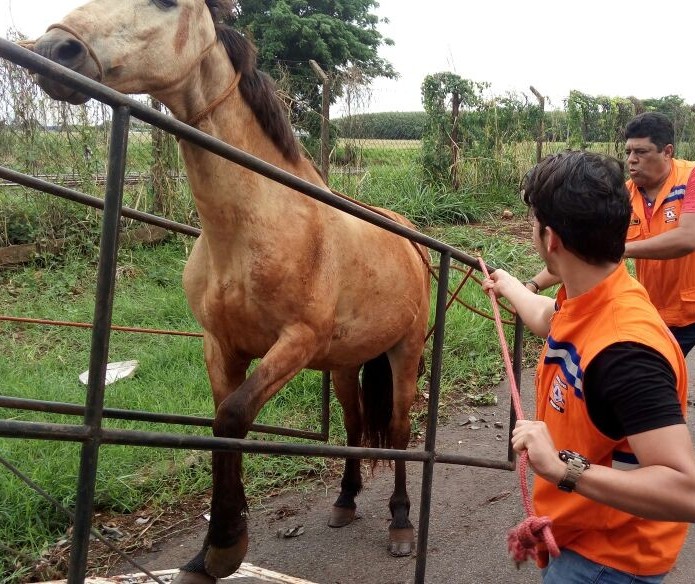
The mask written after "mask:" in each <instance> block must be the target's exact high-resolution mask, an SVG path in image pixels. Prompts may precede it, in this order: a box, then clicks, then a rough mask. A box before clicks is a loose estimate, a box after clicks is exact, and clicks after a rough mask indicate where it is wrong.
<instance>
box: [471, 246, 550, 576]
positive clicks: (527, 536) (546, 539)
mask: <svg viewBox="0 0 695 584" xmlns="http://www.w3.org/2000/svg"><path fill="white" fill-rule="evenodd" d="M478 263H479V264H480V269H481V270H482V272H483V274H485V277H486V278H489V277H490V274H489V273H488V271H487V266H486V265H485V262H484V261H483V258H480V257H479V258H478ZM488 295H489V296H490V299H491V300H492V311H493V313H494V315H495V328H496V329H497V336H498V337H499V339H500V344H501V346H502V357H504V367H505V369H506V371H507V377H508V378H509V386H510V389H511V394H512V404H513V406H514V413H515V414H516V417H517V419H518V420H523V419H524V412H523V410H522V408H521V395H520V393H519V388H518V387H517V385H516V379H515V378H514V368H513V367H512V360H511V358H510V356H509V347H508V346H507V340H506V338H505V336H504V330H503V329H502V318H501V316H500V311H499V308H498V307H497V299H496V298H495V293H494V292H493V291H492V290H488ZM518 468H519V485H520V486H521V500H522V502H523V504H524V511H526V519H524V520H523V521H522V522H521V523H519V525H517V526H516V527H514V528H512V529H510V530H509V532H508V534H507V547H508V549H509V553H510V555H511V556H512V559H513V560H514V562H515V563H516V566H517V568H518V567H519V566H520V565H521V564H522V563H523V562H525V561H526V560H528V559H529V558H533V559H534V560H535V559H536V558H537V557H538V549H537V546H538V544H539V543H545V546H546V547H547V548H548V552H549V553H550V555H551V556H553V557H554V558H556V557H557V556H559V555H560V548H558V547H557V543H555V538H554V537H553V532H552V530H551V529H550V528H551V525H552V520H551V519H550V517H536V516H535V515H534V514H533V507H532V505H531V495H530V493H529V489H528V483H527V482H526V471H527V468H528V453H527V452H522V453H521V455H520V456H519V467H518Z"/></svg>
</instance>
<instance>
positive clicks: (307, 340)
mask: <svg viewBox="0 0 695 584" xmlns="http://www.w3.org/2000/svg"><path fill="white" fill-rule="evenodd" d="M315 347H316V342H315V335H314V334H313V332H312V331H311V330H310V329H308V327H303V326H301V327H300V326H296V327H293V328H292V329H289V330H286V331H284V332H283V333H282V335H281V336H280V338H279V339H278V341H277V342H276V343H275V345H273V347H271V349H270V351H268V353H267V354H266V355H265V357H263V359H262V360H261V362H260V363H259V365H258V366H257V367H256V369H255V370H254V372H253V373H252V374H251V375H250V376H249V377H248V379H246V380H245V381H244V382H243V383H242V384H241V385H240V386H239V387H238V388H237V390H236V391H234V392H233V393H232V394H231V395H229V396H228V397H227V398H225V399H224V401H223V402H222V403H221V404H220V405H219V407H218V408H217V412H216V414H215V421H214V423H213V432H214V434H215V436H220V437H225V438H244V437H245V436H246V434H247V432H248V431H249V428H250V427H251V424H252V423H253V421H254V420H255V418H256V415H257V414H258V412H259V411H260V410H261V408H262V407H263V405H265V403H266V402H267V401H268V400H269V399H270V398H271V397H272V396H273V395H275V393H277V391H278V390H279V389H280V388H282V386H283V385H285V383H287V382H288V381H289V380H290V379H292V378H293V377H294V376H295V375H296V374H297V373H298V372H299V371H300V370H302V369H303V368H304V367H305V366H306V365H307V363H309V361H310V360H311V358H312V357H313V354H314V352H315ZM212 463H213V464H212V471H213V477H212V502H211V511H210V525H209V528H208V537H207V552H206V554H205V570H206V572H207V573H208V574H210V575H211V576H214V577H217V578H224V577H226V576H229V575H230V574H232V573H233V572H235V571H236V570H237V569H238V568H239V566H240V565H241V562H242V561H243V559H244V556H245V555H246V550H247V547H248V531H247V525H246V513H247V505H246V496H245V494H244V485H243V483H242V480H241V479H242V468H241V453H237V452H232V453H223V452H213V455H212Z"/></svg>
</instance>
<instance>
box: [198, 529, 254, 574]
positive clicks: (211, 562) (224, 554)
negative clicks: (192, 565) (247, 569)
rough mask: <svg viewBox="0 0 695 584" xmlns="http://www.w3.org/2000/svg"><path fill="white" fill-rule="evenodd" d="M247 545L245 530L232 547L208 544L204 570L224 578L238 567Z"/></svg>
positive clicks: (247, 539)
mask: <svg viewBox="0 0 695 584" xmlns="http://www.w3.org/2000/svg"><path fill="white" fill-rule="evenodd" d="M248 547H249V536H248V533H247V532H244V533H243V535H242V536H241V538H240V539H239V541H238V542H237V543H236V544H234V545H233V546H232V547H228V548H218V547H215V546H214V545H210V547H208V551H207V553H206V554H205V571H206V572H207V573H208V574H210V575H211V576H214V577H215V578H226V577H227V576H229V575H230V574H233V573H234V572H236V571H237V570H238V569H239V566H241V562H243V561H244V556H245V555H246V550H247V549H248Z"/></svg>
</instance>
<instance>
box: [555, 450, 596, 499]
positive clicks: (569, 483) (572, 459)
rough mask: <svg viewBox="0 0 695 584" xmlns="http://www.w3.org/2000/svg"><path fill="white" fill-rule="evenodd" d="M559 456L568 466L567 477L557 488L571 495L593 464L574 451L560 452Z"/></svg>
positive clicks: (563, 478)
mask: <svg viewBox="0 0 695 584" xmlns="http://www.w3.org/2000/svg"><path fill="white" fill-rule="evenodd" d="M557 454H558V456H559V457H560V460H561V461H562V462H564V463H566V464H567V470H566V471H565V476H564V477H562V480H561V481H560V482H559V483H558V484H557V488H558V489H560V490H561V491H565V492H566V493H571V492H572V491H574V489H575V488H576V486H577V481H578V480H579V477H580V476H581V474H582V473H583V472H584V471H585V470H586V469H587V468H589V467H590V466H591V463H590V462H589V461H588V460H587V459H586V458H584V457H583V456H582V455H581V454H579V453H577V452H573V451H572V450H560V452H558V453H557Z"/></svg>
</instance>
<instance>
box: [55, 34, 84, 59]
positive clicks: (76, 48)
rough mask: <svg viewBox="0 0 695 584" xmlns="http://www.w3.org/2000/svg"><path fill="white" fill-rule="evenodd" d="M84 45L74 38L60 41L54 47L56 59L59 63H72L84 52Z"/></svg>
mask: <svg viewBox="0 0 695 584" xmlns="http://www.w3.org/2000/svg"><path fill="white" fill-rule="evenodd" d="M84 51H85V49H84V45H83V44H82V43H81V42H79V41H78V40H75V39H69V40H66V41H63V42H62V43H60V44H59V45H58V46H57V47H56V49H55V56H56V60H57V61H58V62H59V63H63V64H69V63H73V62H75V61H76V60H77V58H78V57H80V56H81V55H82V54H83V53H84Z"/></svg>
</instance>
